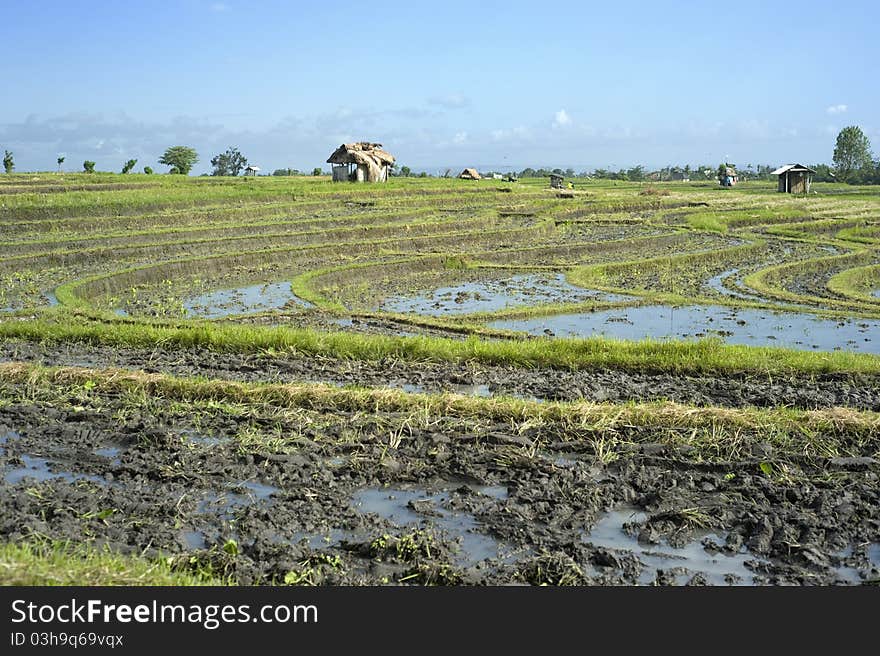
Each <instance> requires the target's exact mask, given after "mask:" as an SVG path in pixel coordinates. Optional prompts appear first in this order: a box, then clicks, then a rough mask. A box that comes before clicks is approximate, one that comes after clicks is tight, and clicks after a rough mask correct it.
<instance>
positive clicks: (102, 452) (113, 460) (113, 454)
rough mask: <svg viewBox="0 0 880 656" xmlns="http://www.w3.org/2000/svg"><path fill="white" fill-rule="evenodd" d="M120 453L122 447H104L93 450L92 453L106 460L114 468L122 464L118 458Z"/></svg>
mask: <svg viewBox="0 0 880 656" xmlns="http://www.w3.org/2000/svg"><path fill="white" fill-rule="evenodd" d="M122 451H123V449H122V447H118V446H106V447H103V448H100V449H95V450H94V451H93V452H92V453H94V454H95V455H96V456H101V457H102V458H107V459H108V460H109V461H110V464H111V465H113V466H114V467H115V466H116V465H119V464H122V460H121V459H120V458H119V454H121V453H122Z"/></svg>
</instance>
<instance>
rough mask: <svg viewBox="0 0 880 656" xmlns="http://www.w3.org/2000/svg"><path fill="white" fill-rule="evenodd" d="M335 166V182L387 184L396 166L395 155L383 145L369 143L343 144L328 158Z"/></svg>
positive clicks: (329, 162) (328, 161)
mask: <svg viewBox="0 0 880 656" xmlns="http://www.w3.org/2000/svg"><path fill="white" fill-rule="evenodd" d="M327 163H328V164H332V165H333V181H334V182H347V181H351V182H385V180H387V179H388V175H389V173H390V170H391V165H392V164H394V155H392V154H391V153H389V152H387V151H384V150H382V144H380V143H371V142H369V141H358V142H356V143H349V144H342V145H341V146H339V148H337V149H336V150H334V151H333V154H332V155H330V157H328V158H327Z"/></svg>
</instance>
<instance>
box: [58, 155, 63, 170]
mask: <svg viewBox="0 0 880 656" xmlns="http://www.w3.org/2000/svg"><path fill="white" fill-rule="evenodd" d="M62 164H64V157H59V158H58V172H59V173H61V165H62Z"/></svg>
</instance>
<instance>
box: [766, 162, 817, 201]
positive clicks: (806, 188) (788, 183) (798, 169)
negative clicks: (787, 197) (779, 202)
mask: <svg viewBox="0 0 880 656" xmlns="http://www.w3.org/2000/svg"><path fill="white" fill-rule="evenodd" d="M814 173H816V172H815V171H814V170H813V169H811V168H810V167H809V166H804V165H803V164H786V165H785V166H780V167H779V168H778V169H776V170H775V171H772V172H771V175H778V176H779V186H778V187H777V191H778V192H779V193H781V194H786V193H787V194H808V193H810V185H811V184H812V183H813V174H814Z"/></svg>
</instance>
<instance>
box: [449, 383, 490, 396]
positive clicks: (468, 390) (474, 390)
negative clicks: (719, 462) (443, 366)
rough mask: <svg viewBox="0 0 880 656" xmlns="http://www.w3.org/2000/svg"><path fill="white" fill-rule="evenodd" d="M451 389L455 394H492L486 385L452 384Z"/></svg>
mask: <svg viewBox="0 0 880 656" xmlns="http://www.w3.org/2000/svg"><path fill="white" fill-rule="evenodd" d="M452 391H453V392H455V393H456V394H464V395H465V396H479V397H481V398H489V397H490V396H492V391H491V390H490V389H489V386H488V385H453V386H452Z"/></svg>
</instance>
